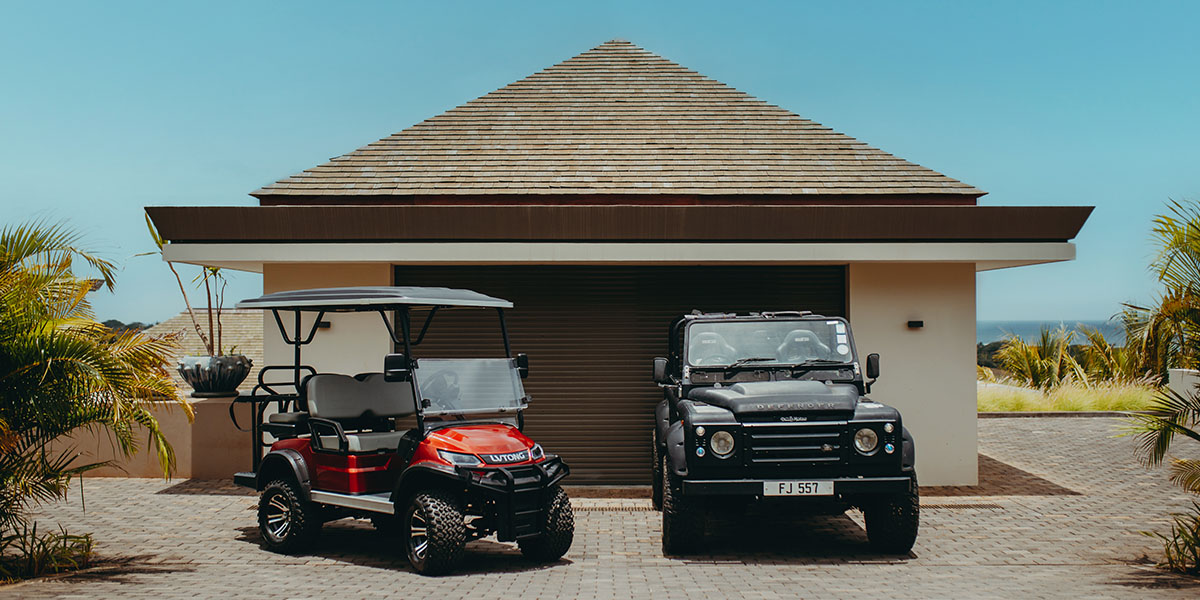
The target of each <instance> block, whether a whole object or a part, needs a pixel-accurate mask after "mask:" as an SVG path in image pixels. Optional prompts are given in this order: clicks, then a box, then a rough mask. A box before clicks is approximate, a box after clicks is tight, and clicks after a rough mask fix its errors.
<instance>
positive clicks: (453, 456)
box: [438, 450, 483, 467]
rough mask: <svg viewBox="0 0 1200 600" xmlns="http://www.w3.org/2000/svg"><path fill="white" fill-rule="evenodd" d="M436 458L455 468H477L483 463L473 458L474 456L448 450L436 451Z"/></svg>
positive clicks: (476, 457)
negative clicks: (440, 458)
mask: <svg viewBox="0 0 1200 600" xmlns="http://www.w3.org/2000/svg"><path fill="white" fill-rule="evenodd" d="M438 456H440V457H442V460H444V461H446V462H448V463H450V464H452V465H454V466H456V467H478V466H479V465H482V464H483V461H481V460H479V457H478V456H475V455H474V454H463V453H461V452H451V451H449V450H438Z"/></svg>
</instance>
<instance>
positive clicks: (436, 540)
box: [402, 490, 467, 575]
mask: <svg viewBox="0 0 1200 600" xmlns="http://www.w3.org/2000/svg"><path fill="white" fill-rule="evenodd" d="M402 524H403V527H404V533H405V535H404V540H405V551H406V553H407V554H408V562H409V563H411V564H412V566H413V568H414V569H416V570H417V572H418V573H421V574H422V575H440V574H442V573H446V572H449V571H451V570H453V569H454V567H455V566H456V565H457V564H458V562H459V561H460V560H462V557H463V547H464V546H466V543H467V526H466V522H465V521H464V516H463V510H462V507H461V506H460V504H459V501H458V498H456V497H455V496H454V495H453V494H451V493H449V492H445V491H442V490H429V491H425V492H419V493H417V494H416V495H414V496H413V497H412V499H411V500H410V501H409V502H408V506H407V507H406V508H405V510H404V516H403V521H402Z"/></svg>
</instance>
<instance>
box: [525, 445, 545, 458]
mask: <svg viewBox="0 0 1200 600" xmlns="http://www.w3.org/2000/svg"><path fill="white" fill-rule="evenodd" d="M545 457H546V451H545V450H542V445H541V444H534V445H533V447H532V448H530V449H529V458H530V459H532V460H542V459H543V458H545Z"/></svg>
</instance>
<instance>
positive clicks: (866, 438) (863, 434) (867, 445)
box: [854, 427, 879, 454]
mask: <svg viewBox="0 0 1200 600" xmlns="http://www.w3.org/2000/svg"><path fill="white" fill-rule="evenodd" d="M878 446H879V434H877V433H875V430H874V429H871V428H870V427H863V428H862V429H859V430H858V432H856V433H855V434H854V448H855V449H857V450H858V451H859V452H861V453H863V454H870V453H872V452H874V451H875V448H876V447H878Z"/></svg>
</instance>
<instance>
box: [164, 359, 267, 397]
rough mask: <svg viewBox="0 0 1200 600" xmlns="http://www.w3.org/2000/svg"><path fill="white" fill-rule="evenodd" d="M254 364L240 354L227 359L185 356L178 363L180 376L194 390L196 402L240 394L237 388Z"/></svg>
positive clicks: (193, 394)
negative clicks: (201, 399) (197, 399)
mask: <svg viewBox="0 0 1200 600" xmlns="http://www.w3.org/2000/svg"><path fill="white" fill-rule="evenodd" d="M253 364H254V362H253V361H251V360H250V359H249V358H246V357H245V356H243V355H241V354H231V355H228V356H185V357H183V358H181V359H179V374H180V375H181V376H183V380H184V381H186V382H188V385H190V386H192V389H193V390H195V391H193V392H192V397H193V398H215V397H219V396H232V395H235V394H237V387H238V386H239V385H241V384H242V382H243V381H245V380H246V376H247V375H249V374H250V367H251V366H252V365H253Z"/></svg>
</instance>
